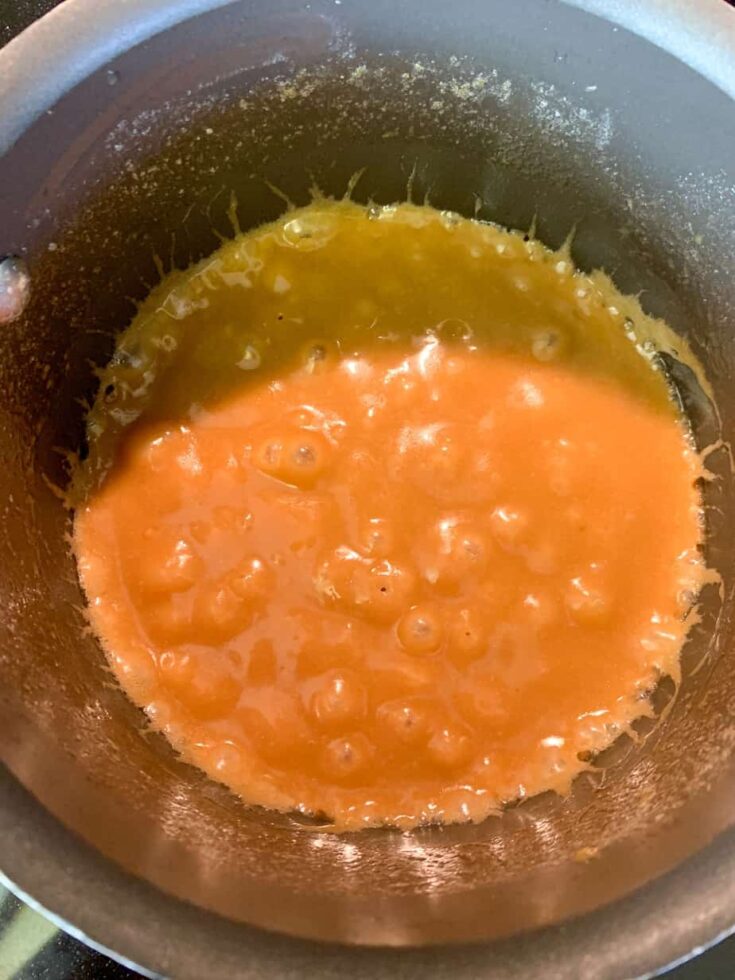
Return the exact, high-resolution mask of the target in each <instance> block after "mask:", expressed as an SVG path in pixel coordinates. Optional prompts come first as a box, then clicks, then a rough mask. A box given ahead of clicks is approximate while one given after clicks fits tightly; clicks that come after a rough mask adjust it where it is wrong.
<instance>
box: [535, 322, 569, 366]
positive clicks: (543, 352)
mask: <svg viewBox="0 0 735 980" xmlns="http://www.w3.org/2000/svg"><path fill="white" fill-rule="evenodd" d="M562 348H563V340H562V335H561V334H560V333H559V331H558V330H539V331H538V332H537V333H535V334H534V335H533V339H532V340H531V354H532V355H533V357H535V358H536V360H537V361H542V362H544V363H546V362H548V361H555V360H557V359H558V358H559V356H560V355H561V353H562Z"/></svg>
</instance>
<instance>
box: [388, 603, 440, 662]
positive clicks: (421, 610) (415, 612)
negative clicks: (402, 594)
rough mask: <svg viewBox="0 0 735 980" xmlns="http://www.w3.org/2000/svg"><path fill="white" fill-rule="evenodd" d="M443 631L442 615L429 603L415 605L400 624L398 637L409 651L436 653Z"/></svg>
mask: <svg viewBox="0 0 735 980" xmlns="http://www.w3.org/2000/svg"><path fill="white" fill-rule="evenodd" d="M443 632H444V627H443V623H442V620H441V616H440V615H439V614H438V612H437V610H436V609H435V608H433V607H432V606H430V605H427V604H423V605H420V606H413V608H412V609H409V611H408V612H407V613H406V614H405V616H403V618H402V619H401V621H400V623H399V624H398V639H399V640H400V642H401V646H402V647H403V648H404V650H406V651H407V652H408V653H418V654H421V653H435V652H436V651H437V650H438V649H439V647H440V646H441V643H442V636H443Z"/></svg>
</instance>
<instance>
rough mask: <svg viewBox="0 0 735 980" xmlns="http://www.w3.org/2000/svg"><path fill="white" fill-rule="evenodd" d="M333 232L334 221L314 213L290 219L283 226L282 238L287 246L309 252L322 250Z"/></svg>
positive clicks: (325, 215)
mask: <svg viewBox="0 0 735 980" xmlns="http://www.w3.org/2000/svg"><path fill="white" fill-rule="evenodd" d="M334 232H335V224H334V219H333V218H332V217H331V216H330V215H327V214H320V213H319V212H314V213H312V214H301V215H299V216H298V217H296V218H291V220H290V221H287V222H286V223H285V225H284V226H283V238H284V240H285V242H286V244H287V245H291V246H292V247H293V248H298V249H300V250H301V251H304V252H309V251H312V250H313V249H317V248H322V247H323V246H324V245H326V243H327V242H328V241H329V240H330V239H331V238H332V236H333V235H334Z"/></svg>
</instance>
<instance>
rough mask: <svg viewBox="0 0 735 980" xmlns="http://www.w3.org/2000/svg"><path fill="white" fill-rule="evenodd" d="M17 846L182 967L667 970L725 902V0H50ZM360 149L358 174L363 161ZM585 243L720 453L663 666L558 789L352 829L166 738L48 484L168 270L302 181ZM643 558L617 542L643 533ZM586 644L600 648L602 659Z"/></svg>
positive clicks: (21, 355) (19, 82)
mask: <svg viewBox="0 0 735 980" xmlns="http://www.w3.org/2000/svg"><path fill="white" fill-rule="evenodd" d="M0 78H1V79H2V84H1V85H0V154H2V157H1V159H0V258H1V259H3V260H5V261H3V264H2V266H1V267H0V269H2V273H1V275H0V290H2V291H3V292H2V296H3V302H2V304H0V310H1V311H2V319H1V321H0V460H1V461H2V465H1V466H0V609H1V610H2V614H1V615H0V755H1V757H2V763H3V767H2V769H1V770H0V867H1V868H2V871H3V874H4V875H5V876H7V878H8V880H9V881H10V882H12V884H13V887H14V888H15V889H16V890H17V891H18V892H19V893H20V894H22V895H24V896H26V897H29V898H30V899H32V900H33V901H35V902H36V903H38V904H39V905H40V906H41V907H42V908H44V909H46V910H47V911H48V912H49V913H51V914H52V915H55V916H57V917H58V918H59V919H61V920H63V921H64V922H65V923H67V926H68V928H72V929H74V930H77V931H78V932H79V933H80V934H81V935H83V936H84V937H86V938H87V940H88V941H89V942H91V943H93V944H96V945H98V946H100V947H102V948H105V949H107V950H109V951H110V952H111V953H112V954H113V955H115V956H117V957H118V958H120V959H124V960H127V961H130V962H132V963H135V964H137V965H138V967H139V968H140V969H142V970H145V971H148V972H149V973H150V974H163V975H171V976H175V977H192V978H198V980H200V978H202V977H211V978H215V977H227V978H231V977H240V976H241V977H265V976H267V977H284V978H285V977H296V976H298V977H317V976H318V977H321V978H328V977H335V978H337V977H344V976H347V975H349V976H354V977H365V978H368V977H384V976H402V977H406V978H414V977H437V978H439V977H453V978H459V977H467V978H469V977H473V978H476V977H484V976H488V977H490V976H492V977H529V976H541V975H543V976H549V977H554V978H565V977H569V978H579V977H585V978H598V977H599V978H603V977H627V976H633V975H642V974H646V975H650V974H651V973H654V972H656V971H658V970H661V969H663V968H664V967H665V966H666V965H667V964H670V963H672V962H674V961H677V960H680V959H682V958H685V957H687V956H689V955H690V954H691V953H692V952H693V951H695V950H697V949H699V948H701V947H702V946H704V945H707V944H709V943H712V942H713V941H715V940H716V939H717V938H718V937H720V936H723V935H725V934H727V933H728V932H730V931H731V930H732V929H733V928H735V826H733V825H734V824H735V754H734V750H735V719H734V717H733V715H734V713H735V642H734V634H733V611H734V610H735V601H734V600H733V584H734V582H735V500H734V496H733V491H734V485H733V470H732V458H731V452H730V440H731V439H732V437H733V432H735V386H734V385H733V377H734V372H735V276H734V275H733V256H735V152H734V150H735V12H733V11H732V10H731V9H730V8H729V7H728V6H726V5H725V4H724V3H723V2H721V0H697V2H696V3H691V2H690V0H514V2H513V3H508V2H507V0H454V2H453V3H445V2H442V0H404V2H401V3H395V2H392V0H369V2H368V0H308V2H306V0H117V2H115V3H100V2H99V0H66V2H64V3H62V4H61V5H60V6H59V7H58V8H57V9H55V10H54V11H53V12H52V13H50V14H49V15H47V16H46V17H45V18H43V19H42V20H41V21H40V22H38V23H37V24H36V25H34V26H33V27H32V28H30V29H29V30H28V31H27V32H26V33H25V34H23V35H21V36H20V37H19V38H17V39H16V40H15V41H13V42H12V43H11V44H10V45H9V46H8V47H7V48H6V49H5V50H4V51H3V52H2V53H1V54H0ZM356 175H359V179H356ZM315 185H316V186H318V187H319V188H320V189H321V191H322V192H323V193H325V194H331V195H339V196H341V195H343V194H344V193H345V192H346V190H347V188H348V187H350V188H352V194H353V196H354V197H355V198H356V199H358V200H362V201H368V200H374V201H377V202H381V203H387V202H390V201H395V200H400V199H405V198H406V196H407V194H410V195H411V196H412V198H413V199H414V200H417V201H423V200H424V199H426V198H428V199H429V200H430V201H431V203H432V204H434V205H435V206H437V207H441V208H450V209H453V210H455V211H459V212H461V213H463V214H467V215H475V214H476V215H478V216H479V217H481V218H485V219H488V220H492V221H496V222H499V223H500V224H502V225H504V226H508V227H512V228H518V229H524V230H527V229H529V228H531V227H532V226H533V228H534V232H535V234H536V235H537V236H538V237H539V238H540V239H542V240H543V241H544V242H545V243H547V244H548V245H550V246H558V245H560V244H561V243H562V242H563V241H564V240H566V239H567V238H568V237H569V236H570V235H571V242H572V246H571V247H572V252H573V256H574V259H575V262H576V263H577V264H578V265H579V266H580V267H582V268H584V269H592V268H598V267H602V268H604V269H605V270H607V271H608V272H609V273H610V274H611V275H612V277H613V279H614V280H615V282H616V284H617V286H618V287H619V288H620V289H622V290H623V291H625V292H628V293H632V294H636V295H637V296H639V298H640V301H641V303H642V304H643V306H644V308H645V309H646V311H647V312H649V313H651V314H654V315H656V316H661V317H664V318H665V319H666V320H667V321H668V322H669V324H670V325H671V326H672V327H673V328H674V330H675V331H677V332H678V333H679V334H681V335H682V336H683V337H685V338H686V339H687V341H688V342H689V344H690V345H691V348H692V350H693V351H694V353H695V354H696V356H697V357H698V358H699V360H700V361H701V363H702V365H703V366H704V369H705V371H706V374H707V377H708V379H709V383H710V385H711V390H710V389H709V388H708V390H707V391H704V390H703V389H702V387H701V386H700V385H699V384H698V382H697V379H696V377H695V376H694V374H693V373H692V372H691V371H689V370H688V369H687V368H686V367H685V366H684V365H683V364H681V363H679V362H678V361H677V360H676V358H675V357H674V358H671V359H670V363H669V364H668V365H667V370H669V372H670V375H671V377H672V379H673V381H674V383H675V385H676V388H677V390H678V393H679V396H680V398H681V400H682V403H683V405H684V407H685V409H686V411H687V412H688V413H689V415H690V418H691V420H692V425H693V428H694V432H695V436H696V439H697V442H698V445H699V448H700V450H701V451H702V452H703V453H705V454H706V458H707V462H708V469H709V475H710V478H709V479H708V480H707V481H706V486H705V487H704V496H705V502H706V513H707V533H708V537H707V546H706V551H707V561H708V563H709V565H710V567H712V568H715V569H716V570H717V572H718V573H719V577H718V579H717V581H716V582H713V584H712V585H711V586H709V587H708V588H707V589H706V590H705V592H704V594H703V596H702V605H701V611H700V622H699V623H698V625H697V626H696V628H695V629H694V631H693V633H692V635H691V638H690V641H689V643H688V645H687V647H686V649H685V651H684V654H683V671H684V678H683V681H682V683H681V685H680V686H679V687H678V688H674V685H673V683H672V682H670V681H668V680H667V679H664V680H663V681H662V683H661V685H660V687H659V690H658V691H657V692H656V704H657V710H658V717H657V718H656V719H654V720H653V721H649V722H647V723H645V725H644V724H641V725H640V726H639V730H638V731H636V732H635V733H633V736H626V737H624V738H621V739H620V740H619V741H618V742H617V743H616V744H615V745H614V746H613V747H612V748H611V749H610V750H609V751H608V752H606V753H604V754H603V755H602V756H601V757H600V758H599V759H598V760H597V762H596V765H595V767H593V769H592V770H591V771H590V772H589V773H588V774H586V775H585V776H584V777H582V778H580V779H578V780H577V782H576V784H575V786H574V790H573V792H572V793H571V794H570V795H569V796H567V797H565V798H559V797H556V796H553V795H548V796H543V797H538V798H535V799H531V800H527V801H525V802H523V803H522V804H519V805H516V806H513V807H510V808H508V809H507V810H506V811H505V812H503V813H502V814H498V815H497V816H493V817H491V818H490V819H488V820H486V821H485V822H484V823H482V824H479V825H476V826H457V827H447V828H426V829H423V830H417V831H414V832H412V833H400V832H397V831H378V830H373V831H365V832H362V833H357V834H346V835H335V834H332V833H329V832H328V831H326V830H325V829H324V828H320V827H319V826H318V825H316V824H314V823H309V821H306V820H299V819H296V818H295V817H291V816H288V815H277V814H272V813H268V812H265V811H262V810H259V809H257V808H253V807H247V806H245V805H244V804H242V803H241V802H239V801H238V800H236V799H235V798H234V797H232V796H231V795H229V794H228V792H227V791H226V790H225V789H224V788H223V787H220V786H218V785H216V784H215V783H213V782H210V781H208V780H207V779H206V778H205V777H204V776H203V775H202V774H200V773H199V772H197V771H195V770H194V769H192V768H190V767H188V766H187V765H185V764H184V763H182V762H181V761H180V760H179V759H177V758H176V756H175V755H174V753H173V752H172V751H171V750H170V749H169V748H168V746H167V744H166V743H165V742H164V740H163V739H162V738H161V737H160V736H158V735H156V734H154V733H152V732H151V730H150V729H149V728H148V727H147V726H146V725H145V723H144V718H143V716H142V714H141V713H140V712H139V711H138V710H137V709H136V708H135V707H134V706H133V705H132V704H131V703H130V702H129V701H127V699H126V698H125V696H124V695H123V693H122V692H121V691H120V690H119V689H118V687H117V686H116V685H115V683H114V682H113V680H112V677H111V675H110V674H109V672H108V671H107V670H106V668H105V662H104V658H103V656H102V653H101V651H100V648H99V645H98V643H97V641H96V640H95V638H94V636H92V635H91V634H90V631H89V629H88V628H87V623H86V619H85V614H84V602H83V599H82V595H81V593H80V589H79V585H78V582H77V577H76V573H75V568H74V563H73V559H72V557H71V554H70V551H69V544H68V533H69V527H70V523H69V522H70V515H69V513H68V511H67V509H66V508H65V506H64V501H63V489H64V486H65V481H66V480H67V479H68V467H69V460H70V459H72V458H73V457H74V454H78V453H80V452H82V453H83V452H84V425H83V418H84V410H85V405H86V404H88V402H89V399H90V397H92V396H93V394H94V390H95V383H96V381H95V379H96V373H95V371H96V368H97V367H98V366H99V365H100V364H103V363H104V362H105V360H106V359H107V358H108V357H109V356H110V354H111V351H112V349H113V343H114V337H115V334H116V333H117V332H118V331H119V330H120V329H122V328H123V327H124V326H125V325H126V323H127V322H129V320H130V318H131V316H132V314H133V312H134V308H135V306H134V304H135V302H136V300H139V299H141V298H142V297H143V296H144V295H145V293H146V292H147V290H148V289H149V288H150V287H151V285H152V284H154V283H155V281H157V278H158V276H159V273H160V269H161V268H162V267H163V268H169V267H171V266H172V265H179V266H183V265H186V264H187V263H189V262H190V261H192V260H194V259H197V258H199V257H201V256H203V255H205V254H207V253H208V252H209V251H212V250H213V249H214V248H215V247H216V245H217V244H218V243H219V241H220V240H221V237H222V236H228V235H231V234H233V224H236V225H237V226H239V227H240V228H243V229H244V228H248V227H251V226H253V225H255V224H257V223H259V222H262V221H264V220H266V219H272V218H274V217H275V216H277V215H278V214H279V213H281V211H282V210H283V208H284V207H285V204H284V200H285V199H288V200H290V201H294V202H296V203H306V202H307V201H308V200H309V195H310V193H311V188H312V187H313V186H315ZM631 561H632V562H634V561H635V555H631ZM591 669H592V668H591Z"/></svg>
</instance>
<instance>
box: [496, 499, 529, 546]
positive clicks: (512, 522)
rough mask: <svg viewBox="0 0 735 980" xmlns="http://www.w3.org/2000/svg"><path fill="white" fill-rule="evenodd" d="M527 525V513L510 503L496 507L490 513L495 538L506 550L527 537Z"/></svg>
mask: <svg viewBox="0 0 735 980" xmlns="http://www.w3.org/2000/svg"><path fill="white" fill-rule="evenodd" d="M529 525H530V521H529V519H528V515H527V514H526V513H525V512H524V511H523V510H521V509H520V508H518V507H513V506H512V505H505V506H502V507H496V508H495V510H493V512H492V514H491V515H490V527H491V528H492V532H493V535H494V537H495V540H496V541H497V542H498V544H499V545H500V546H501V547H502V548H505V549H506V550H512V549H513V548H515V547H517V546H518V545H519V544H521V543H522V542H523V541H524V540H525V539H526V538H527V536H528V530H529Z"/></svg>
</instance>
